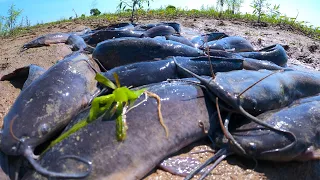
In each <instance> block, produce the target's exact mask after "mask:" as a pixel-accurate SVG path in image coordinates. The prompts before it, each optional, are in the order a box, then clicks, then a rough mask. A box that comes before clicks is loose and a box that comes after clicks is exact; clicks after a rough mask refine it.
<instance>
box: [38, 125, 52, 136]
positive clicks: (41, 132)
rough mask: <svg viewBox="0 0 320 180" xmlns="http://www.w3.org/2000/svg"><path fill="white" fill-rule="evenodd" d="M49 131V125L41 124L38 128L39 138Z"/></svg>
mask: <svg viewBox="0 0 320 180" xmlns="http://www.w3.org/2000/svg"><path fill="white" fill-rule="evenodd" d="M50 130H51V128H50V125H49V124H47V123H44V124H41V125H40V126H39V128H38V133H39V136H40V137H41V136H45V135H47V134H48V133H49V132H50Z"/></svg>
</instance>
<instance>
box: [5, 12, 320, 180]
mask: <svg viewBox="0 0 320 180" xmlns="http://www.w3.org/2000/svg"><path fill="white" fill-rule="evenodd" d="M160 21H163V20H157V19H154V20H152V21H149V20H144V21H140V23H149V22H160ZM174 21H176V22H178V23H180V24H181V25H182V26H183V27H184V28H183V35H186V36H188V37H191V36H193V35H195V33H196V32H198V33H205V32H214V31H220V32H225V33H226V34H228V35H239V36H243V37H244V38H246V39H248V40H249V41H250V42H251V43H252V44H253V46H254V47H255V48H256V49H260V48H263V47H266V46H269V45H273V44H276V43H279V44H282V45H284V47H285V48H286V50H287V54H288V56H289V62H290V63H295V64H301V65H305V66H307V67H310V68H314V69H316V70H320V42H319V41H315V40H313V39H311V38H308V37H306V36H304V35H302V34H301V33H299V32H292V31H291V30H290V28H287V27H285V26H283V27H270V26H267V27H262V26H257V25H254V24H250V23H246V22H240V21H221V20H213V19H201V18H197V19H193V18H192V19H188V18H180V19H176V20H174ZM107 24H108V22H105V21H103V20H86V21H74V22H67V23H61V24H56V25H53V26H50V27H41V28H38V29H35V30H32V31H31V32H30V33H29V34H26V35H21V36H19V37H15V38H5V39H0V77H1V76H2V75H4V74H7V73H9V72H12V71H13V70H15V69H16V68H19V67H23V66H27V65H29V64H37V65H39V66H42V67H45V68H49V67H50V66H52V65H53V64H55V63H56V61H57V60H59V59H62V58H63V57H64V56H65V55H67V54H69V53H70V52H71V50H70V49H69V48H68V47H67V46H66V45H65V44H57V45H51V46H47V47H40V48H33V49H29V50H27V51H24V52H20V50H21V47H22V45H23V44H24V43H26V42H28V41H30V40H32V39H34V38H36V37H38V36H40V35H43V34H47V33H54V32H70V31H77V30H82V29H83V28H84V27H86V26H89V27H91V28H95V27H97V26H102V25H107ZM19 93H20V89H18V88H16V87H15V86H14V85H12V84H11V83H10V82H8V81H1V82H0V125H1V124H2V120H3V117H4V116H5V114H6V113H7V112H8V111H9V108H10V106H11V105H12V104H13V102H14V100H15V99H16V97H17V96H18V94H19ZM207 148H209V147H208V146H205V145H201V146H196V147H195V148H193V149H192V150H191V151H197V150H200V149H207ZM182 155H183V156H191V157H194V158H196V159H198V160H200V161H202V162H203V161H205V160H206V159H208V158H209V157H210V156H211V155H212V153H202V154H192V155H191V154H189V153H188V152H184V153H182ZM253 167H254V163H253V161H252V160H247V159H243V158H239V157H236V156H233V157H229V158H227V160H225V161H223V162H222V163H221V164H220V165H219V166H218V167H217V168H216V169H215V170H214V171H213V172H212V174H211V176H209V177H208V178H207V179H320V161H314V162H306V163H296V162H294V163H270V162H259V163H258V165H257V167H256V168H255V169H254V170H253V169H252V168H253ZM146 179H148V180H151V179H159V180H160V179H182V178H181V177H179V176H174V175H171V174H170V173H167V172H164V171H162V170H160V169H158V170H155V171H154V172H153V173H152V174H151V175H149V176H148V177H146Z"/></svg>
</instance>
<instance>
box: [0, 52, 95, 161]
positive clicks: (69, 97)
mask: <svg viewBox="0 0 320 180" xmlns="http://www.w3.org/2000/svg"><path fill="white" fill-rule="evenodd" d="M88 60H89V58H88V57H87V56H86V55H84V54H80V53H74V54H71V55H69V56H67V57H65V59H64V60H61V61H59V63H57V64H56V65H54V66H52V67H51V68H50V69H49V70H47V71H46V72H45V73H44V74H42V75H41V77H39V78H38V79H36V80H35V81H34V82H32V83H31V84H30V85H29V86H28V87H26V88H25V89H24V90H23V91H22V92H21V93H20V95H19V96H18V98H17V99H16V101H15V102H14V104H13V105H12V107H11V109H10V111H9V113H8V114H7V115H6V116H5V117H4V125H3V128H2V131H3V132H2V136H1V143H0V149H1V150H2V151H3V152H4V153H5V154H7V155H14V156H19V155H23V153H24V150H25V148H31V150H33V149H34V148H35V147H37V146H38V145H39V144H41V143H43V142H45V141H46V140H48V139H49V138H50V137H52V136H53V135H55V133H56V132H59V131H60V130H62V128H64V127H65V126H66V125H67V124H68V123H69V121H70V120H71V118H72V117H73V116H74V115H75V114H76V113H78V112H79V111H80V110H81V109H82V108H83V106H86V105H87V104H88V103H89V102H90V100H91V99H92V98H93V95H94V94H95V93H97V91H98V89H97V87H96V81H95V80H94V76H95V71H93V69H92V66H91V65H90V64H89V63H88ZM13 121H14V122H13ZM11 123H12V124H11ZM10 126H12V132H10ZM12 133H13V134H14V136H15V137H17V138H19V139H24V141H23V143H22V144H23V145H21V146H18V144H19V142H18V141H17V140H16V138H15V137H13V135H12Z"/></svg>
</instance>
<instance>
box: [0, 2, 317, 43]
mask: <svg viewBox="0 0 320 180" xmlns="http://www.w3.org/2000/svg"><path fill="white" fill-rule="evenodd" d="M130 16H131V13H130V12H128V11H122V12H117V13H105V14H101V15H99V16H87V17H79V18H76V19H71V20H69V19H62V20H59V21H56V22H51V23H45V24H38V25H35V26H30V27H18V28H16V29H14V30H13V31H12V32H10V33H5V34H3V33H1V32H0V36H17V35H21V34H25V33H29V32H31V31H32V30H33V29H36V28H40V27H46V26H52V25H56V24H61V23H64V22H71V21H87V20H88V21H90V20H94V19H103V20H105V21H107V22H109V23H115V22H119V21H122V20H128V19H129V18H130ZM137 16H138V17H139V19H140V20H141V19H154V18H156V19H163V20H173V19H176V18H179V17H187V18H209V19H221V20H237V21H244V22H248V23H250V22H257V20H258V17H257V16H256V15H253V14H247V13H246V14H242V13H238V14H231V13H230V12H228V11H225V12H221V13H220V12H218V11H217V10H216V9H215V8H211V7H208V8H202V9H201V10H195V9H192V10H185V9H181V8H167V9H165V8H160V9H154V10H149V11H146V10H138V11H137ZM261 21H262V22H264V23H267V24H268V25H271V26H281V27H282V26H283V27H285V28H286V29H289V30H293V31H299V32H302V33H303V34H304V35H306V36H308V37H311V38H313V39H316V40H320V27H313V26H309V25H307V24H308V23H307V22H304V21H302V22H299V21H296V19H295V18H290V17H287V16H280V17H269V16H262V17H261Z"/></svg>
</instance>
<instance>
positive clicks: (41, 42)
mask: <svg viewBox="0 0 320 180" xmlns="http://www.w3.org/2000/svg"><path fill="white" fill-rule="evenodd" d="M69 36H70V35H69V33H54V34H47V35H44V36H41V37H38V38H37V39H34V40H32V41H31V42H29V43H26V44H24V45H23V48H25V49H28V48H34V47H41V46H49V45H50V44H56V43H65V42H66V41H67V39H68V38H69Z"/></svg>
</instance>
